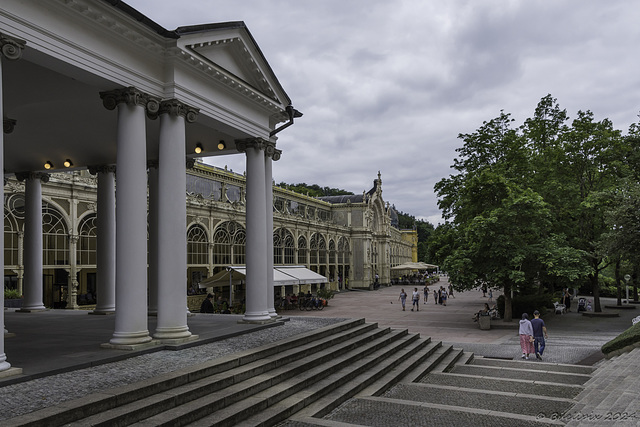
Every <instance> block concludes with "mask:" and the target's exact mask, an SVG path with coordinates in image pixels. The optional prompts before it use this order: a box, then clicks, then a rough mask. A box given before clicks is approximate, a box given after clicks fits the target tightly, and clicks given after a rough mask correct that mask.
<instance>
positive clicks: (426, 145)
mask: <svg viewBox="0 0 640 427" xmlns="http://www.w3.org/2000/svg"><path fill="white" fill-rule="evenodd" d="M125 2H126V3H127V4H129V5H131V6H133V7H134V8H136V9H138V10H139V11H140V12H142V13H143V14H145V15H146V16H148V17H149V18H151V19H152V20H154V21H155V22H157V23H158V24H160V25H162V26H163V27H165V28H167V29H169V30H173V29H175V28H177V27H180V26H187V25H194V24H203V23H213V22H227V21H244V22H245V24H246V25H247V27H248V28H249V31H250V32H251V34H252V35H253V37H254V38H255V40H256V42H257V43H258V45H259V47H260V49H261V50H262V52H263V54H264V55H265V57H266V58H267V61H268V62H269V64H270V65H271V67H272V69H273V70H274V72H275V74H276V76H277V77H278V79H279V81H280V83H281V84H282V86H283V87H284V89H285V91H286V92H287V94H288V95H289V97H290V98H291V99H292V102H293V105H294V107H295V108H296V109H298V110H300V111H301V112H303V113H304V117H302V118H300V119H297V120H296V122H295V124H294V126H291V127H289V128H287V129H286V130H284V131H282V132H281V133H280V134H279V139H278V148H280V149H281V150H283V153H282V158H281V159H280V161H278V162H276V163H274V168H273V169H274V172H273V173H274V179H275V180H276V182H277V183H279V182H282V181H284V182H287V183H299V182H306V183H307V184H318V185H320V186H322V187H325V186H328V187H334V188H341V189H345V190H348V191H352V192H354V193H356V194H358V193H361V192H362V191H363V190H369V189H370V188H371V187H372V183H373V180H374V179H375V178H376V177H377V173H378V171H380V172H381V174H382V182H383V184H382V188H383V199H384V200H385V201H388V202H390V203H391V204H393V205H395V206H396V208H397V209H398V210H400V211H403V212H405V213H409V214H411V215H414V216H416V217H417V218H421V219H426V220H428V221H430V222H432V223H433V224H437V223H438V222H441V216H440V210H439V209H438V206H437V198H436V196H435V194H434V192H433V186H434V184H435V183H436V182H437V181H439V180H440V179H441V178H443V177H446V176H448V175H449V174H450V173H451V169H450V166H451V165H452V164H453V159H454V158H455V155H456V153H455V149H456V148H458V147H459V146H460V145H461V140H459V139H458V138H457V136H458V134H459V133H468V132H473V131H474V130H475V129H477V128H478V127H480V126H481V125H482V122H483V121H485V120H490V119H492V118H494V117H497V116H498V115H499V113H500V110H504V111H505V112H508V113H512V116H513V118H514V119H515V120H516V121H515V124H516V125H520V124H522V122H523V121H524V119H526V118H527V117H531V116H532V115H533V111H534V109H535V106H536V104H537V103H538V101H539V100H540V99H541V98H542V97H544V96H545V95H547V94H549V93H550V94H551V95H553V96H554V97H555V98H557V100H558V102H559V104H560V106H561V108H564V109H566V110H567V112H568V114H569V116H570V118H571V119H573V118H575V116H576V113H577V112H578V110H591V111H593V113H594V114H595V118H596V119H597V120H601V119H603V118H609V119H611V120H612V121H613V123H614V126H615V127H616V128H618V129H621V130H622V131H624V132H626V131H627V129H628V127H629V125H630V124H631V123H634V122H637V121H638V117H637V116H638V112H639V110H640V66H639V65H640V55H639V46H640V24H639V22H640V5H638V3H637V2H636V1H633V0H628V1H624V0H615V1H600V0H571V1H562V0H557V1H556V0H554V1H552V0H548V1H530V0H522V1H518V0H511V1H509V0H500V1H497V0H496V1H484V0H469V1H462V0H461V1H454V0H447V1H444V0H440V1H429V0H340V1H337V0H188V1H176V0H125ZM223 159H224V160H222V162H224V163H225V164H227V165H229V167H231V168H232V169H233V170H234V171H236V172H242V171H244V156H242V155H238V156H227V157H224V158H223ZM216 166H224V164H216Z"/></svg>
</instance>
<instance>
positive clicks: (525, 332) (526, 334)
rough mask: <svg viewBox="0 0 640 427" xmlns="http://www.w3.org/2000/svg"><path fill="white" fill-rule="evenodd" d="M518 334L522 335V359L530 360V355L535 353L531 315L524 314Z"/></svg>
mask: <svg viewBox="0 0 640 427" xmlns="http://www.w3.org/2000/svg"><path fill="white" fill-rule="evenodd" d="M518 334H519V335H520V349H521V350H522V358H523V359H525V360H529V354H531V353H533V345H532V344H533V343H532V341H533V328H532V327H531V322H530V321H529V315H528V314H527V313H522V319H521V320H520V329H519V330H518Z"/></svg>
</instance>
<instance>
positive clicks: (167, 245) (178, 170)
mask: <svg viewBox="0 0 640 427" xmlns="http://www.w3.org/2000/svg"><path fill="white" fill-rule="evenodd" d="M185 117H186V120H187V121H189V122H193V121H195V119H196V117H197V110H195V109H193V108H190V107H187V106H185V105H184V104H182V103H181V102H179V101H176V100H170V101H163V102H162V103H161V105H160V141H159V158H158V166H159V168H158V187H159V188H160V189H162V191H160V192H159V194H158V236H159V242H158V325H157V328H156V332H155V334H154V338H157V339H160V340H176V339H179V340H183V339H187V338H189V337H190V336H191V332H189V327H188V326H187V310H186V307H187V285H186V284H187V202H186V189H187V177H186V174H187V171H186V166H185V144H186V130H185Z"/></svg>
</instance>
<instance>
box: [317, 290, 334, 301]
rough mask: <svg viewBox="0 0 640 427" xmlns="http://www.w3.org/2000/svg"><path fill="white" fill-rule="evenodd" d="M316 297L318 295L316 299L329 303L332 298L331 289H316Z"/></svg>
mask: <svg viewBox="0 0 640 427" xmlns="http://www.w3.org/2000/svg"><path fill="white" fill-rule="evenodd" d="M317 295H318V298H322V299H325V300H327V301H329V300H330V299H331V298H333V295H334V292H333V291H332V290H331V289H328V288H322V289H318V292H317Z"/></svg>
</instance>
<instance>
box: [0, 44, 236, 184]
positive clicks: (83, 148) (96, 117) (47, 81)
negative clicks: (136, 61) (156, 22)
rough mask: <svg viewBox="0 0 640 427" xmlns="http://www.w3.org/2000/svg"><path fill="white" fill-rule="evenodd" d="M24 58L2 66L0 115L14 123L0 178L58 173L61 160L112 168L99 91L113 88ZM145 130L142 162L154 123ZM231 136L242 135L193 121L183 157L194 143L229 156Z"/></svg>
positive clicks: (112, 132) (111, 121)
mask: <svg viewBox="0 0 640 427" xmlns="http://www.w3.org/2000/svg"><path fill="white" fill-rule="evenodd" d="M33 56H36V55H33ZM30 59H38V58H29V55H28V54H25V57H23V58H22V59H20V60H18V61H3V67H2V68H3V98H4V103H3V104H4V116H5V118H8V119H12V120H16V125H15V127H14V130H13V132H11V133H8V134H5V135H4V156H5V161H4V167H5V173H6V174H11V173H15V172H25V171H40V170H44V164H45V162H47V161H51V162H52V163H53V164H54V167H55V168H56V169H63V165H62V163H63V161H64V160H65V159H67V158H69V159H71V160H72V161H73V164H74V167H75V168H83V167H87V166H91V165H100V164H115V162H116V144H115V141H116V130H117V113H116V111H115V110H114V111H109V110H107V109H106V108H105V107H104V106H103V104H102V99H101V98H100V92H102V91H108V90H113V89H115V88H116V87H115V86H114V84H113V83H112V82H109V81H106V80H103V79H100V78H97V77H96V76H94V75H88V74H86V73H82V72H81V71H80V70H77V69H70V67H68V66H67V67H66V68H65V65H64V64H56V66H57V68H59V70H55V68H56V67H53V69H52V67H51V65H52V64H51V62H52V61H53V60H51V59H50V58H48V62H49V63H48V64H46V65H47V67H43V66H40V65H38V64H37V63H35V62H32V61H31V60H30ZM59 71H62V72H63V73H64V74H63V73H60V72H59ZM146 127H147V157H148V159H150V160H151V159H157V157H158V149H157V141H158V135H159V120H158V119H156V120H150V119H147V122H146ZM225 127H226V128H227V129H225ZM225 130H226V132H225ZM237 137H246V136H244V135H237V134H236V135H234V134H233V129H232V128H231V127H230V126H225V125H223V124H222V123H216V122H215V120H213V119H211V118H206V117H199V120H198V121H196V122H195V123H190V124H187V143H186V147H185V156H186V157H194V156H195V154H194V151H193V150H194V148H195V146H196V144H197V143H201V144H202V146H203V147H205V150H206V151H205V152H204V153H202V154H201V155H206V156H215V155H223V154H235V153H237V151H236V150H235V145H234V144H233V140H234V139H235V138H237ZM220 140H224V141H225V142H226V145H227V149H226V150H224V151H222V152H221V151H219V150H217V148H216V147H217V143H218V142H219V141H220Z"/></svg>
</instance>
